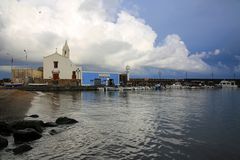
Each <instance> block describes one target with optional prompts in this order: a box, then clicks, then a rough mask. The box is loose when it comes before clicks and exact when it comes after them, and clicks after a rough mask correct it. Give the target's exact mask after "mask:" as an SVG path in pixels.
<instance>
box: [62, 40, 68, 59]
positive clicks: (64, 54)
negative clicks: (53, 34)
mask: <svg viewBox="0 0 240 160" xmlns="http://www.w3.org/2000/svg"><path fill="white" fill-rule="evenodd" d="M69 53H70V49H69V47H68V44H67V40H66V41H65V44H64V46H63V49H62V55H63V56H64V57H67V58H69Z"/></svg>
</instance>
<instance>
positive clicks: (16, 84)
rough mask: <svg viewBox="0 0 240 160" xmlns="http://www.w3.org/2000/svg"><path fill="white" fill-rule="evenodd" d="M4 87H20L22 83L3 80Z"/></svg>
mask: <svg viewBox="0 0 240 160" xmlns="http://www.w3.org/2000/svg"><path fill="white" fill-rule="evenodd" d="M3 85H4V87H21V86H23V83H13V82H9V83H8V82H4V84H3Z"/></svg>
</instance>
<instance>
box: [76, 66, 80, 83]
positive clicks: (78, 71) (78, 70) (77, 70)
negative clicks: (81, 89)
mask: <svg viewBox="0 0 240 160" xmlns="http://www.w3.org/2000/svg"><path fill="white" fill-rule="evenodd" d="M76 72H77V76H78V77H77V79H78V81H79V79H80V76H79V73H80V72H81V70H80V69H79V68H77V69H76ZM78 85H79V84H78Z"/></svg>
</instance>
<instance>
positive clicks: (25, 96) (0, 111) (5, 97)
mask: <svg viewBox="0 0 240 160" xmlns="http://www.w3.org/2000/svg"><path fill="white" fill-rule="evenodd" d="M35 95H36V94H35V93H34V92H29V91H23V90H18V89H0V104H1V105H0V120H4V121H13V120H22V119H24V118H25V116H26V113H27V111H28V110H29V108H30V107H31V101H32V99H33V97H34V96H35Z"/></svg>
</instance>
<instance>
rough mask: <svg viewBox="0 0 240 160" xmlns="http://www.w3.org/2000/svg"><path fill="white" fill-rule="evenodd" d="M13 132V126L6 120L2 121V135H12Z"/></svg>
mask: <svg viewBox="0 0 240 160" xmlns="http://www.w3.org/2000/svg"><path fill="white" fill-rule="evenodd" d="M11 133H12V130H11V127H10V126H9V124H7V123H6V122H3V121H0V135H2V136H10V135H11Z"/></svg>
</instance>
